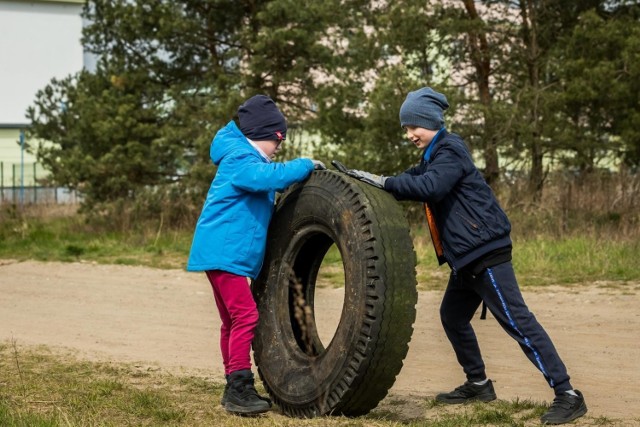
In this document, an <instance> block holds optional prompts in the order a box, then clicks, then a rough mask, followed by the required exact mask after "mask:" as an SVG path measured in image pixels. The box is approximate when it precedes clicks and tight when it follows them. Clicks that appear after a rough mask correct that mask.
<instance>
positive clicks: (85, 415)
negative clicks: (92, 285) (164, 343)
mask: <svg viewBox="0 0 640 427" xmlns="http://www.w3.org/2000/svg"><path fill="white" fill-rule="evenodd" d="M257 388H258V390H259V392H261V393H263V394H264V389H263V388H262V385H261V384H260V383H259V382H258V384H257ZM222 390H223V385H222V383H220V382H218V381H216V379H211V378H208V377H204V376H198V375H187V374H184V375H171V374H169V373H165V372H162V371H161V370H160V369H156V368H154V369H150V368H146V369H145V368H141V367H139V366H135V365H128V364H114V363H98V362H89V361H83V360H78V359H76V358H75V357H74V356H72V355H71V354H62V353H54V352H52V351H51V350H50V349H48V348H47V347H43V346H40V347H23V346H18V345H16V343H15V342H5V343H2V342H0V425H2V426H8V427H13V426H15V427H17V426H25V427H27V426H28V427H32V426H35V427H44V426H98V425H99V426H124V425H129V426H134V425H135V426H212V425H215V426H229V427H237V426H241V427H242V426H246V427H252V426H313V427H324V426H329V427H331V426H368V427H399V426H407V427H418V426H425V425H429V426H433V427H445V426H451V427H454V426H455V427H465V426H480V425H482V426H526V425H532V424H537V419H538V418H539V417H540V415H541V414H542V413H544V411H545V410H546V408H547V406H546V404H543V403H537V402H530V401H518V400H515V401H511V402H508V401H496V402H493V403H490V404H473V405H460V406H458V405H456V406H450V405H442V404H438V403H436V402H435V401H434V400H433V397H432V396H431V397H430V396H425V397H416V396H413V395H411V396H402V397H399V396H394V395H390V396H388V397H387V398H386V399H384V400H383V401H382V402H381V403H380V405H379V406H378V407H377V408H376V409H374V410H373V411H372V412H371V413H369V414H367V415H365V416H361V417H356V418H347V417H338V416H335V417H319V418H315V419H309V420H301V419H294V418H289V417H287V416H284V415H282V414H281V413H280V412H279V411H278V408H277V407H275V408H274V409H273V410H272V411H271V412H269V413H267V414H266V415H264V416H260V417H256V418H241V417H236V416H233V415H230V414H228V413H227V412H226V411H224V409H223V408H222V407H221V406H220V396H221V394H222ZM585 419H588V417H586V418H585ZM597 422H598V424H597V425H616V420H610V419H603V418H599V419H597Z"/></svg>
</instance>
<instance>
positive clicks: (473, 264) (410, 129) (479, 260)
mask: <svg viewBox="0 0 640 427" xmlns="http://www.w3.org/2000/svg"><path fill="white" fill-rule="evenodd" d="M448 107H449V104H448V102H447V99H446V97H445V96H444V95H443V94H441V93H438V92H436V91H434V90H433V89H431V88H429V87H425V88H422V89H419V90H417V91H414V92H410V93H409V94H408V95H407V97H406V100H405V101H404V103H403V104H402V107H401V108H400V123H401V125H402V126H403V128H404V129H405V131H406V133H407V138H408V139H409V140H410V141H411V142H412V143H413V144H414V145H415V146H416V147H417V148H418V149H420V150H423V155H422V158H421V160H420V164H419V165H418V166H416V167H413V168H411V169H408V170H407V171H405V172H404V173H402V174H400V175H397V176H391V177H384V176H380V175H374V174H371V173H368V172H363V171H358V170H350V171H348V172H347V173H348V174H349V175H351V176H354V177H356V178H358V179H360V180H362V181H364V182H367V183H368V184H371V185H374V186H377V187H379V188H383V189H384V190H386V191H388V192H390V193H391V194H393V195H394V196H395V197H396V198H397V199H399V200H415V201H419V202H423V203H424V205H425V210H426V214H427V221H428V224H429V229H430V231H431V237H432V241H433V244H434V248H435V251H436V255H437V257H438V260H439V262H440V264H443V263H445V262H446V263H448V265H449V266H450V268H451V275H450V278H449V283H448V285H447V289H446V291H445V294H444V298H443V300H442V304H441V307H440V317H441V320H442V325H443V327H444V330H445V332H446V334H447V337H448V338H449V341H450V342H451V344H452V346H453V349H454V352H455V354H456V357H457V359H458V362H459V363H460V365H461V366H462V368H463V370H464V373H465V374H466V377H467V381H466V382H465V383H464V384H463V385H461V386H460V387H457V388H456V389H455V390H453V391H451V392H449V393H441V394H438V395H437V396H436V400H437V401H440V402H443V403H465V402H469V401H485V402H487V401H491V400H494V399H495V398H496V394H495V391H494V388H493V385H492V381H491V380H490V379H488V378H487V376H486V373H485V365H484V362H483V360H482V356H481V354H480V347H479V346H478V341H477V338H476V335H475V333H474V330H473V328H472V326H471V319H472V318H473V315H474V313H475V312H476V310H477V309H478V307H479V306H480V303H482V302H484V303H485V304H486V306H487V307H488V309H489V310H490V311H491V313H492V314H493V316H494V317H495V318H496V319H497V320H498V322H499V323H500V325H501V326H502V327H503V328H504V330H505V331H506V332H507V333H508V334H509V335H510V336H511V337H512V338H513V339H515V340H516V341H517V342H518V344H519V345H520V347H521V348H522V350H523V351H524V353H525V355H526V356H527V357H528V358H529V360H530V361H531V362H532V363H533V364H534V365H535V366H536V367H537V368H538V369H539V370H540V371H541V372H542V374H543V376H544V378H545V379H546V380H547V382H548V383H549V385H550V386H551V387H552V388H553V389H554V391H555V395H556V397H555V399H554V401H553V404H552V405H551V407H550V409H549V411H548V412H547V413H546V414H544V415H543V416H542V418H541V421H542V422H543V423H548V424H562V423H566V422H570V421H572V420H574V419H576V418H578V417H580V416H582V415H584V414H585V413H586V412H587V407H586V405H585V402H584V398H583V396H582V394H581V393H580V391H578V390H574V389H573V387H572V386H571V384H570V382H569V375H568V373H567V369H566V368H565V365H564V364H563V362H562V360H561V359H560V356H559V355H558V353H557V352H556V349H555V347H554V345H553V343H552V342H551V339H550V338H549V336H548V335H547V333H546V332H545V330H544V329H543V328H542V326H541V325H540V324H539V323H538V321H537V320H536V318H535V316H534V315H533V313H531V312H530V311H529V309H528V308H527V305H526V304H525V302H524V299H523V297H522V294H521V293H520V289H519V287H518V283H517V281H516V277H515V273H514V271H513V267H512V264H511V238H510V231H511V224H510V223H509V219H508V218H507V215H506V214H505V213H504V211H503V210H502V208H501V207H500V205H499V204H498V201H497V200H496V198H495V196H494V194H493V191H492V190H491V188H490V187H489V186H488V185H487V183H486V182H485V180H484V179H483V177H482V175H481V174H480V172H479V171H478V169H477V168H476V166H475V165H474V163H473V160H472V158H471V155H470V153H469V151H468V150H467V147H466V146H465V144H464V142H463V140H462V138H460V136H458V135H456V134H453V133H449V132H447V130H446V129H445V127H444V117H443V113H444V111H445V110H446V109H447V108H448Z"/></svg>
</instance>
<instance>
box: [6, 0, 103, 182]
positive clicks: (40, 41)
mask: <svg viewBox="0 0 640 427" xmlns="http://www.w3.org/2000/svg"><path fill="white" fill-rule="evenodd" d="M84 3H85V1H84V0H65V1H58V0H50V1H18V0H13V1H5V0H0V169H1V170H0V186H3V187H13V186H33V185H34V179H33V175H34V170H35V168H36V167H35V166H34V164H35V161H36V160H35V157H34V156H33V155H32V154H30V153H27V152H24V151H23V150H21V146H20V143H19V141H20V131H21V129H24V128H25V127H27V126H28V124H29V123H28V120H27V118H26V110H27V108H28V107H29V106H30V105H32V104H33V102H34V100H35V95H36V92H37V91H38V90H40V89H42V88H44V87H45V86H46V85H47V84H48V83H49V81H50V80H51V79H52V78H54V77H56V78H64V77H66V76H68V75H69V74H75V73H76V72H78V71H80V70H82V68H83V67H84V66H85V65H87V62H90V61H91V60H92V59H91V57H90V56H86V57H85V55H84V52H83V48H82V44H81V43H80V38H81V36H82V26H83V20H82V17H81V12H82V7H83V5H84ZM88 65H90V64H88ZM38 170H39V171H41V170H42V168H38ZM16 173H18V176H15V174H16ZM39 173H41V172H39Z"/></svg>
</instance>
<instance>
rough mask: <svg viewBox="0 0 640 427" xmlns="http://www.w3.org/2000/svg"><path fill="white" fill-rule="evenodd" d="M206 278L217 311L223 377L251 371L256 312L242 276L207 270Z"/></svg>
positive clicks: (256, 320) (251, 296)
mask: <svg viewBox="0 0 640 427" xmlns="http://www.w3.org/2000/svg"><path fill="white" fill-rule="evenodd" d="M206 273H207V278H208V279H209V282H210V283H211V287H212V288H213V296H214V297H215V299H216V305H217V306H218V311H219V312H220V320H222V326H221V327H220V350H221V351H222V361H223V363H224V373H225V374H226V375H228V374H230V373H232V372H235V371H239V370H241V369H251V354H250V352H251V341H252V340H253V331H254V329H255V328H256V325H257V324H258V309H257V307H256V303H255V301H254V300H253V295H252V294H251V289H250V288H249V283H248V282H247V278H246V277H242V276H237V275H235V274H231V273H227V272H226V271H220V270H209V271H207V272H206Z"/></svg>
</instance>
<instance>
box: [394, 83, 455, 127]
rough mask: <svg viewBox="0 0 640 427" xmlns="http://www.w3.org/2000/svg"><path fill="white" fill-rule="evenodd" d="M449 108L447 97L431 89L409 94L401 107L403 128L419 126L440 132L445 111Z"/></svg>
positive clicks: (425, 88)
mask: <svg viewBox="0 0 640 427" xmlns="http://www.w3.org/2000/svg"><path fill="white" fill-rule="evenodd" d="M447 108H449V103H448V102H447V97H446V96H444V95H443V94H441V93H439V92H436V91H435V90H433V89H431V88H430V87H423V88H422V89H418V90H416V91H413V92H409V94H408V95H407V98H406V99H405V100H404V102H403V103H402V107H400V124H401V125H402V126H419V127H421V128H425V129H430V130H440V129H442V127H443V126H444V117H443V113H444V110H446V109H447Z"/></svg>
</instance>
